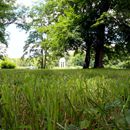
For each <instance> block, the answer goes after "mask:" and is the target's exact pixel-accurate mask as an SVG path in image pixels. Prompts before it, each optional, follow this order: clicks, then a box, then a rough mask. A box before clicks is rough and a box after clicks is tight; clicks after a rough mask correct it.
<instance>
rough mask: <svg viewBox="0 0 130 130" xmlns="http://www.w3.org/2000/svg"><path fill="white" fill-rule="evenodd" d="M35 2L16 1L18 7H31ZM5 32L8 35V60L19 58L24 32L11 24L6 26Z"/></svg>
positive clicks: (30, 0) (29, 0) (26, 0)
mask: <svg viewBox="0 0 130 130" xmlns="http://www.w3.org/2000/svg"><path fill="white" fill-rule="evenodd" d="M35 1H36V0H17V3H18V4H20V5H25V6H31V4H32V2H35ZM7 31H8V32H9V34H10V39H9V40H8V48H7V54H8V56H9V57H10V58H20V57H21V56H22V55H23V46H24V45H25V40H26V39H27V34H26V33H25V31H24V30H20V29H18V28H16V25H14V24H11V25H10V26H8V28H7Z"/></svg>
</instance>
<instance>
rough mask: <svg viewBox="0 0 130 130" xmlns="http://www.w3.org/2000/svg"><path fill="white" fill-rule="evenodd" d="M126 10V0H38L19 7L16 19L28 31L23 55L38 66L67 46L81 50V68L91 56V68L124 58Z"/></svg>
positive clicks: (129, 5)
mask: <svg viewBox="0 0 130 130" xmlns="http://www.w3.org/2000/svg"><path fill="white" fill-rule="evenodd" d="M129 12H130V1H128V0H82V1H81V0H44V1H43V0H41V1H40V2H38V3H37V4H35V6H33V7H32V8H30V9H29V8H22V9H20V8H19V13H18V14H19V16H18V15H17V16H18V17H19V19H21V20H19V22H16V23H17V25H18V26H19V27H21V28H22V29H25V30H26V31H27V32H28V33H29V36H28V39H27V41H26V44H25V46H24V56H25V55H28V56H29V57H31V58H34V57H35V58H36V59H37V61H38V62H39V64H40V66H41V68H46V66H47V64H48V63H50V62H51V61H54V60H56V57H58V56H63V55H64V54H67V52H69V50H74V51H75V53H77V52H81V53H85V58H84V65H83V68H89V66H90V60H91V59H92V58H94V65H93V67H94V68H102V67H104V62H105V60H107V61H109V60H111V59H123V60H125V59H127V58H128V55H129V52H130V13H129ZM24 56H23V57H24ZM104 57H105V59H104Z"/></svg>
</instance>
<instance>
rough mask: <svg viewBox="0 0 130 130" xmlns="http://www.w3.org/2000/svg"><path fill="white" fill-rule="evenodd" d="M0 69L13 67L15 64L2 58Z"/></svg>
mask: <svg viewBox="0 0 130 130" xmlns="http://www.w3.org/2000/svg"><path fill="white" fill-rule="evenodd" d="M0 66H1V69H14V68H15V67H16V65H15V64H14V63H12V62H10V61H8V60H4V61H2V62H1V64H0Z"/></svg>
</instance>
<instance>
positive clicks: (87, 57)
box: [83, 45, 91, 69]
mask: <svg viewBox="0 0 130 130" xmlns="http://www.w3.org/2000/svg"><path fill="white" fill-rule="evenodd" d="M90 50H91V46H90V45H88V46H87V49H86V55H85V61H84V65H83V69H87V68H89V64H90Z"/></svg>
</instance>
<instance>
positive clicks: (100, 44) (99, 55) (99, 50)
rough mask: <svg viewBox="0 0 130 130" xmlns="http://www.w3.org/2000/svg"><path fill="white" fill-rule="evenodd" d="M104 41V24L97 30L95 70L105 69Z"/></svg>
mask: <svg viewBox="0 0 130 130" xmlns="http://www.w3.org/2000/svg"><path fill="white" fill-rule="evenodd" d="M104 39H105V25H104V24H102V25H99V27H98V28H97V40H96V46H95V63H94V68H103V57H104Z"/></svg>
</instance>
